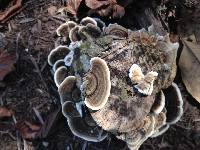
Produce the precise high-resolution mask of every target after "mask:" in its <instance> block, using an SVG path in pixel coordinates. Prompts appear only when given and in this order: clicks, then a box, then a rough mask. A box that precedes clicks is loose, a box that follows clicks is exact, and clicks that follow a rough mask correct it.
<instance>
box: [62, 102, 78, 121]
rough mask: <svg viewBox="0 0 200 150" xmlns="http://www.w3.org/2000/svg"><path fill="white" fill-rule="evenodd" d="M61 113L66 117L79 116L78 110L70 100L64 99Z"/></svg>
mask: <svg viewBox="0 0 200 150" xmlns="http://www.w3.org/2000/svg"><path fill="white" fill-rule="evenodd" d="M62 114H63V115H64V116H65V117H66V118H73V117H81V116H80V114H79V112H78V111H77V109H76V106H75V104H74V102H71V101H65V102H64V103H63V104H62Z"/></svg>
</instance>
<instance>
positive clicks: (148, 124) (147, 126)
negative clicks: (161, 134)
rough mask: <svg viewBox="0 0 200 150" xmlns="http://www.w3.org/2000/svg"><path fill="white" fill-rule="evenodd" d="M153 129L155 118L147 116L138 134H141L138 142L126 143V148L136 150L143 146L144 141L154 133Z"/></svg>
mask: <svg viewBox="0 0 200 150" xmlns="http://www.w3.org/2000/svg"><path fill="white" fill-rule="evenodd" d="M154 128H155V118H154V116H147V117H146V118H145V119H144V126H143V128H142V129H141V131H139V132H141V133H140V134H142V137H141V138H140V139H139V140H136V141H134V142H127V141H126V142H127V145H128V147H129V148H130V149H131V150H138V149H139V148H140V146H141V145H142V144H143V142H144V141H146V140H147V139H148V138H149V137H151V136H152V135H153V133H154Z"/></svg>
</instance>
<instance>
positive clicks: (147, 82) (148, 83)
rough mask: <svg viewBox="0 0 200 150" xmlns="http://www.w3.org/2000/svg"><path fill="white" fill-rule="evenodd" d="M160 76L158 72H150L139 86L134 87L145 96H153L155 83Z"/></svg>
mask: <svg viewBox="0 0 200 150" xmlns="http://www.w3.org/2000/svg"><path fill="white" fill-rule="evenodd" d="M157 76H158V73H157V72H154V71H150V72H149V73H147V74H146V75H145V77H144V79H143V80H141V81H140V82H139V83H138V84H137V85H135V86H134V87H135V88H136V89H137V90H138V91H139V92H140V93H142V94H144V95H151V93H152V92H153V83H154V80H155V79H156V77H157Z"/></svg>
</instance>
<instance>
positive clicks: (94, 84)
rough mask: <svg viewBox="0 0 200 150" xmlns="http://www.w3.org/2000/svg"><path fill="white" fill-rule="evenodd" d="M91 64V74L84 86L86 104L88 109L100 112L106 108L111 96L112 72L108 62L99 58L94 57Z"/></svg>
mask: <svg viewBox="0 0 200 150" xmlns="http://www.w3.org/2000/svg"><path fill="white" fill-rule="evenodd" d="M90 64H91V68H90V72H88V73H87V74H86V76H85V79H84V82H83V84H82V89H83V91H84V93H85V101H84V102H85V104H86V106H87V107H88V108H90V109H92V110H99V109H101V108H103V107H104V105H105V104H106V102H107V100H108V97H109V95H110V90H111V82H110V71H109V68H108V66H107V64H106V62H105V61H104V60H103V59H101V58H99V57H93V58H92V59H91V60H90Z"/></svg>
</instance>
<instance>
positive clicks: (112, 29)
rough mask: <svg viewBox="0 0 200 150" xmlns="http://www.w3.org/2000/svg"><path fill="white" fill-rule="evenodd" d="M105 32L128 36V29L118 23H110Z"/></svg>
mask: <svg viewBox="0 0 200 150" xmlns="http://www.w3.org/2000/svg"><path fill="white" fill-rule="evenodd" d="M104 34H106V35H114V36H118V37H121V38H127V37H128V29H126V28H124V27H122V26H120V25H118V24H116V23H115V24H109V26H108V27H105V28H104Z"/></svg>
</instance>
